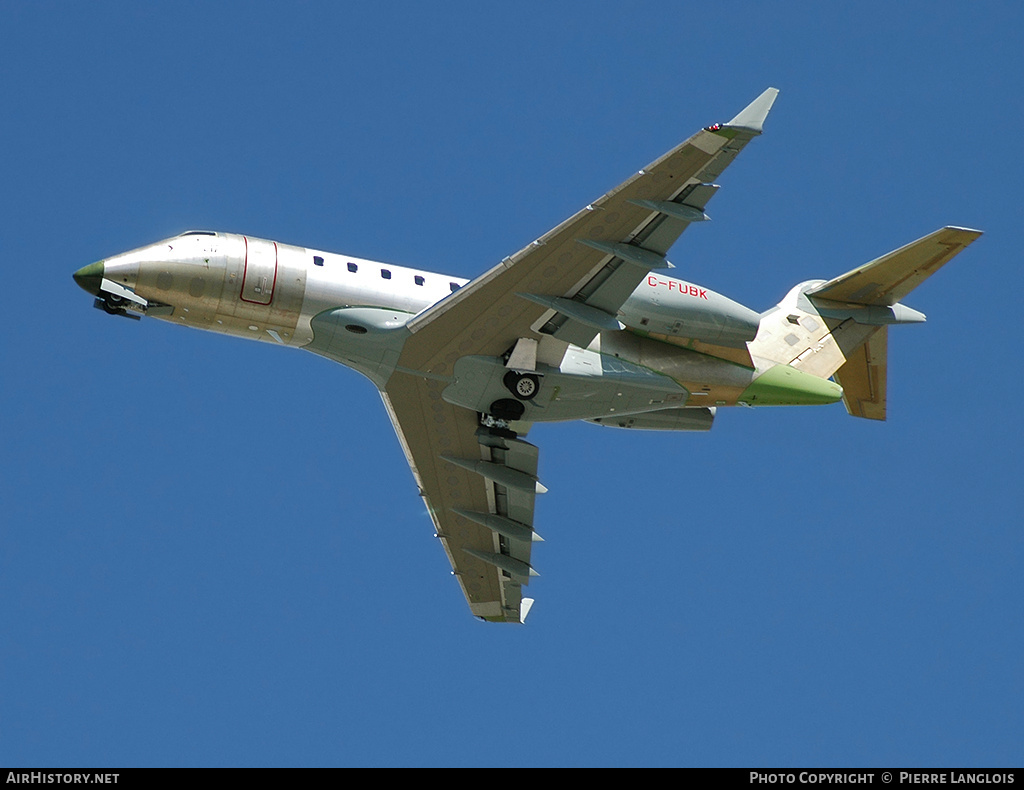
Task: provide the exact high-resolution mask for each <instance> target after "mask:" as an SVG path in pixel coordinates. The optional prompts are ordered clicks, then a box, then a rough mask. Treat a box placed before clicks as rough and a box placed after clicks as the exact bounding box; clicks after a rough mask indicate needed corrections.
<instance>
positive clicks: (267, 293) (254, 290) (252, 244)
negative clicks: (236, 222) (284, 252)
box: [242, 237, 277, 304]
mask: <svg viewBox="0 0 1024 790" xmlns="http://www.w3.org/2000/svg"><path fill="white" fill-rule="evenodd" d="M243 238H244V239H245V275H244V276H243V278H242V301H243V302H251V303H252V304H270V301H271V300H272V299H273V298H274V285H275V284H276V282H277V242H274V241H264V240H263V239H250V238H248V237H243Z"/></svg>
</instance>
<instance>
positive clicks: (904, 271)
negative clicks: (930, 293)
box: [807, 226, 981, 306]
mask: <svg viewBox="0 0 1024 790" xmlns="http://www.w3.org/2000/svg"><path fill="white" fill-rule="evenodd" d="M980 235H981V231H980V230H971V229H969V228H956V227H952V226H950V227H945V228H942V229H941V230H937V231H935V232H934V233H930V234H928V235H927V236H925V237H924V238H923V239H918V240H917V241H912V242H911V243H910V244H908V245H906V246H905V247H900V248H899V249H898V250H893V251H892V252H890V253H888V254H886V255H883V256H882V257H881V258H876V259H875V260H873V261H871V262H870V263H865V264H864V265H863V266H859V267H858V268H856V269H854V270H853V271H851V272H847V273H846V274H844V275H842V276H840V277H836V278H835V279H834V280H829V281H828V282H827V283H825V284H824V285H820V286H818V287H817V288H812V289H811V290H809V291H807V295H808V296H810V297H812V299H813V297H821V298H822V299H828V300H830V301H832V302H849V303H851V304H860V305H884V306H892V305H894V304H896V303H897V302H899V301H900V300H901V299H903V297H905V296H906V295H907V294H908V293H910V292H911V291H913V290H914V289H915V288H917V286H919V285H920V284H921V283H923V282H924V281H925V280H926V279H928V278H929V277H931V275H933V274H935V272H937V271H938V270H939V269H940V268H941V267H942V266H943V265H944V264H945V263H947V262H948V261H950V260H951V259H952V258H953V256H955V255H956V254H957V253H959V252H960V251H961V250H963V249H964V248H965V247H966V246H967V245H968V244H970V243H971V242H972V241H974V240H975V239H977V238H978V237H979V236H980Z"/></svg>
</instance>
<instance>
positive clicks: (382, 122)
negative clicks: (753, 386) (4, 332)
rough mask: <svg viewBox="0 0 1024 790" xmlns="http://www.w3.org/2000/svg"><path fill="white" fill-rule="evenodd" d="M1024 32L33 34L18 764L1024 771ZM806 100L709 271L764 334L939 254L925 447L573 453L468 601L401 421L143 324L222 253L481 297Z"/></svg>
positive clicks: (318, 7) (1018, 15) (7, 166)
mask: <svg viewBox="0 0 1024 790" xmlns="http://www.w3.org/2000/svg"><path fill="white" fill-rule="evenodd" d="M1022 22H1024V11H1022V10H1021V7H1020V4H1019V3H1015V2H1005V3H998V2H991V3H978V4H966V3H964V4H953V3H916V2H907V3H898V4H891V3H856V4H838V3H828V4H819V3H777V4H767V3H765V4H738V5H735V4H734V5H730V6H728V7H722V8H718V7H715V6H709V5H708V4H706V3H701V4H697V3H693V4H690V3H664V4H658V3H644V2H640V3H631V4H622V3H604V2H591V3H587V4H542V3H519V4H514V5H510V4H490V3H481V4H475V3H441V4H431V5H429V7H428V6H425V5H420V4H412V3H410V4H402V3H379V4H366V5H365V6H364V5H360V6H358V7H348V6H347V5H346V4H341V3H324V4H321V3H294V4H289V5H288V7H287V9H286V8H284V7H283V6H280V7H279V6H276V5H272V4H266V3H245V4H241V3H239V4H232V3H221V4H212V5H211V4H207V3H184V2H182V3H173V4H171V3H153V4H137V3H123V4H121V3H104V2H100V3H91V4H71V3H45V2H39V3H6V4H4V5H3V6H2V7H0V70H2V79H0V102H2V106H3V112H0V139H2V140H3V141H4V147H3V153H2V154H0V157H2V160H0V161H2V163H3V165H2V174H3V183H4V188H3V189H2V190H0V206H2V211H0V223H2V228H3V231H2V233H0V260H2V261H3V264H4V266H5V270H6V272H7V281H8V284H9V285H8V289H7V292H6V293H7V299H6V304H5V309H6V314H7V318H8V322H7V323H8V327H9V328H13V332H9V333H8V342H7V343H5V344H4V350H3V352H2V353H3V358H4V361H5V364H4V371H5V374H4V384H3V387H2V389H0V398H2V402H0V420H2V424H3V442H2V444H0V462H2V468H3V475H2V476H0V502H2V503H3V524H2V527H0V536H2V552H0V601H2V606H0V633H2V634H3V639H0V678H2V682H0V764H6V765H38V766H72V765H97V766H101V765H104V766H105V765H110V766H134V765H749V766H755V765H756V766H772V765H808V766H818V765H820V766H828V765H832V766H837V765H845V766H861V765H866V766H907V765H914V766H942V765H955V766H971V765H991V766H1007V765H1018V766H1019V765H1020V764H1021V762H1022V747H1021V744H1022V743H1024V713H1022V711H1024V672H1022V661H1021V656H1022V655H1024V615H1022V611H1024V607H1022V605H1021V602H1022V592H1024V590H1022V582H1021V576H1022V573H1021V570H1022V561H1024V542H1022V537H1021V528H1022V526H1024V525H1022V517H1021V512H1022V506H1024V501H1022V495H1021V482H1020V481H1021V455H1020V442H1021V429H1022V420H1021V416H1020V408H1019V397H1020V393H1021V389H1022V387H1021V385H1022V384H1024V382H1022V376H1021V352H1020V341H1019V338H1018V337H1017V332H1016V317H1017V315H1018V314H1019V306H1018V300H1019V294H1020V291H1021V274H1020V271H1021V254H1020V243H1019V239H1020V227H1021V204H1022V188H1021V184H1022V183H1024V166H1022V165H1024V157H1022V155H1021V145H1020V142H1019V138H1020V135H1021V130H1022V129H1024V104H1022V101H1021V94H1020V91H1021V85H1022V80H1024V56H1022V55H1021V47H1020V42H1021V40H1024V24H1022ZM769 85H772V86H775V87H778V88H779V89H780V90H781V94H780V96H779V100H778V102H777V103H776V105H775V108H774V110H773V112H772V115H771V116H770V118H769V120H768V122H767V124H766V127H765V134H764V136H763V137H761V138H759V139H757V140H755V141H754V142H753V143H752V144H751V145H750V146H749V147H748V148H747V149H746V150H745V151H744V153H743V154H742V155H741V156H740V157H739V159H738V160H737V161H736V162H735V164H734V165H733V166H732V167H730V168H729V170H728V171H727V172H726V173H725V174H723V176H722V177H721V179H720V183H721V184H722V189H721V191H720V192H719V194H718V195H717V196H716V197H715V199H714V200H713V201H712V203H711V204H710V205H709V207H708V212H709V214H711V216H712V217H713V218H714V221H713V222H711V223H705V224H704V225H702V226H700V227H694V228H691V229H690V230H689V231H688V232H687V233H686V234H685V235H684V236H683V238H682V239H681V240H680V242H679V244H678V245H677V246H676V247H675V248H674V250H673V252H672V254H671V257H672V259H673V261H674V262H675V263H676V265H677V266H678V267H679V273H680V276H682V277H684V278H685V279H687V280H691V281H695V282H698V283H700V284H701V285H704V286H706V287H709V288H712V289H714V290H717V291H719V292H721V293H724V294H726V295H728V296H730V297H732V298H734V299H737V300H738V301H741V302H743V303H745V304H747V305H749V306H751V307H753V308H754V309H757V310H763V309H765V308H767V307H769V306H770V305H772V304H774V303H775V302H776V301H778V300H779V299H780V298H781V297H782V296H783V294H784V293H785V292H786V291H787V290H788V289H789V287H791V286H792V285H793V284H794V283H796V282H799V281H801V280H804V279H809V278H812V277H825V278H827V277H832V276H834V275H837V274H840V273H842V272H844V271H846V270H848V269H850V268H853V267H854V266H857V265H859V264H861V263H864V262H866V261H868V260H870V259H872V258H874V257H877V256H878V255H880V254H882V253H884V252H887V251H889V250H891V249H893V248H895V247H898V246H900V245H902V244H904V243H906V242H909V241H911V240H913V239H916V238H918V237H920V236H923V235H925V234H927V233H929V232H931V231H932V230H935V229H936V228H938V227H941V226H943V225H946V224H957V225H966V226H970V227H977V228H980V229H982V230H984V231H985V232H986V235H985V236H983V237H982V239H981V240H980V241H978V242H977V243H976V244H974V245H973V246H972V247H971V248H970V249H968V250H967V251H966V252H965V253H963V254H962V255H961V256H960V257H958V258H957V259H956V260H955V261H954V262H953V263H952V264H950V265H949V266H948V267H947V268H946V269H944V270H943V271H942V272H940V273H939V274H938V275H937V276H935V277H934V278H933V279H932V280H930V281H929V282H928V283H926V284H925V285H924V286H923V287H922V288H921V289H920V290H919V291H917V292H915V294H914V295H913V298H912V299H910V300H908V302H909V303H910V304H911V305H912V306H914V307H915V308H917V309H920V310H922V311H924V312H925V313H927V314H928V316H929V322H928V323H927V324H926V325H923V326H910V327H903V328H898V331H893V332H891V333H890V347H889V421H888V422H886V423H884V424H875V423H870V422H867V421H862V420H855V419H852V418H850V417H848V416H847V415H846V413H845V410H844V409H843V408H842V407H841V406H840V405H836V406H832V407H814V408H802V409H800V408H791V409H786V408H776V409H771V408H765V409H737V410H724V411H722V412H720V413H719V416H718V419H717V421H716V424H715V427H714V429H713V430H712V431H711V432H710V433H709V434H706V435H687V434H678V435H673V434H648V433H632V432H619V431H615V430H610V429H602V428H597V427H595V426H589V425H583V424H572V425H555V426H545V427H541V428H538V429H535V430H534V431H533V432H531V434H530V439H531V440H532V441H533V442H535V443H536V444H538V445H539V446H540V447H541V477H542V479H543V480H544V482H545V484H546V485H547V486H548V487H549V488H550V493H548V494H547V495H545V496H544V497H543V498H541V500H540V501H539V504H538V511H537V519H538V525H539V528H540V529H541V533H542V534H543V535H544V537H545V538H546V542H545V543H543V544H541V545H540V546H539V547H538V548H537V549H536V551H535V552H534V558H535V565H536V566H537V567H538V569H539V570H540V572H541V573H542V574H543V575H542V576H541V578H539V579H537V580H536V581H535V582H534V584H533V585H531V587H530V592H531V594H532V595H534V596H535V597H536V598H537V604H536V605H535V607H534V610H533V612H532V613H531V615H530V620H529V624H528V625H527V626H526V627H521V628H517V627H502V626H494V625H488V624H483V623H480V622H477V621H475V620H474V619H473V618H472V617H470V615H469V613H468V609H467V607H466V605H465V602H464V600H463V598H462V595H461V592H460V590H459V588H458V585H457V584H456V583H455V581H454V580H453V579H452V578H451V576H450V575H449V567H448V564H447V561H446V558H445V556H444V554H443V552H442V550H441V548H440V547H439V546H438V545H437V543H436V541H435V540H434V539H433V537H432V532H433V530H432V527H431V525H430V521H429V518H428V517H427V515H426V513H425V512H424V510H423V507H422V505H421V502H420V500H419V498H418V497H417V496H416V492H415V487H414V485H413V481H412V477H411V475H410V473H409V471H408V468H407V466H406V464H405V461H404V458H403V456H402V453H401V451H400V449H399V447H398V443H397V441H396V439H395V437H394V434H393V432H392V429H391V427H390V425H389V424H388V420H387V417H386V415H385V413H384V410H383V408H382V406H381V404H380V401H379V399H378V397H377V396H376V394H375V391H374V389H373V387H372V385H371V384H369V382H367V381H366V380H364V379H361V378H360V377H359V376H358V375H357V374H355V373H353V372H351V371H348V370H346V369H344V368H342V367H340V366H336V365H333V364H332V363H329V362H327V361H326V360H323V359H320V358H317V357H314V356H312V355H309V354H305V353H303V352H297V351H289V350H281V349H275V348H270V347H267V346H264V345H261V344H255V343H247V342H245V341H241V340H235V339H232V338H225V337H218V336H216V335H212V334H207V333H202V332H194V331H190V330H184V329H181V328H176V327H172V326H168V325H165V324H162V323H161V322H158V321H152V320H147V321H142V322H140V323H135V322H129V321H123V320H116V319H112V318H109V317H107V316H104V315H103V314H101V313H100V312H98V311H95V310H93V309H92V308H91V305H90V302H89V297H88V296H86V295H85V294H84V293H82V292H81V291H80V290H79V289H78V288H77V287H76V286H75V284H74V282H73V281H72V280H71V273H72V272H73V271H74V270H75V269H77V268H79V267H80V266H83V265H85V264H87V263H90V262H92V261H94V260H99V259H102V258H104V257H106V256H109V255H112V254H114V253H117V252H120V251H124V250H127V249H130V248H133V247H137V246H140V245H142V244H145V243H148V242H151V241H154V240H157V239H160V238H164V237H166V236H169V235H173V234H175V233H178V232H181V231H183V230H185V229H188V228H213V229H220V230H228V231H236V232H243V233H249V234H252V235H256V236H262V237H266V238H273V239H277V240H279V241H284V242H290V243H297V244H302V245H306V246H310V247H316V248H320V249H326V250H332V251H337V252H347V253H350V254H352V255H356V256H362V257H368V258H373V259H379V260H385V261H389V262H393V263H396V264H401V265H408V266H415V267H420V268H425V269H432V270H438V271H443V272H446V273H451V274H455V275H460V276H464V277H472V276H475V275H476V274H478V273H481V272H483V271H484V270H485V269H487V268H489V267H490V266H491V265H493V264H494V263H495V262H497V261H498V260H499V259H500V258H502V257H503V256H505V255H507V254H510V253H512V252H515V251H516V250H518V249H519V248H520V247H522V246H523V245H525V244H526V243H528V242H530V241H531V240H532V239H534V238H536V237H537V236H539V235H541V234H542V233H543V232H544V231H546V230H548V229H549V228H550V227H552V226H554V225H556V224H557V223H559V222H561V221H562V220H563V219H564V218H566V217H567V216H569V215H570V214H571V213H573V212H574V211H576V210H577V209H579V208H580V207H581V206H583V205H585V204H586V203H588V202H590V201H591V200H593V199H594V198H596V197H598V196H599V195H601V194H602V193H603V192H605V191H607V190H608V189H610V188H611V187H613V186H615V185H616V184H617V183H619V182H620V181H621V180H623V179H625V178H626V177H628V176H629V175H630V174H631V173H632V172H634V171H635V170H637V169H639V168H640V167H642V166H643V165H645V164H646V163H647V162H649V161H651V160H652V159H654V158H656V157H657V156H659V155H660V154H661V153H663V152H664V151H665V150H668V149H669V148H670V147H672V146H673V145H675V144H676V143H678V142H679V141H680V140H682V139H684V138H686V137H687V136H689V135H690V134H691V133H692V132H694V131H696V130H697V129H698V128H700V127H701V126H705V125H707V124H710V123H713V122H715V121H725V120H728V119H729V118H731V117H732V116H733V115H734V114H735V113H736V112H737V111H738V110H739V109H741V108H742V107H743V106H744V105H745V104H746V103H747V102H748V101H750V100H751V99H753V98H754V97H755V96H757V95H758V94H759V93H760V92H761V91H762V90H763V89H764V88H765V87H767V86H769Z"/></svg>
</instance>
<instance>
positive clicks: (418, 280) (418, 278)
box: [412, 274, 424, 285]
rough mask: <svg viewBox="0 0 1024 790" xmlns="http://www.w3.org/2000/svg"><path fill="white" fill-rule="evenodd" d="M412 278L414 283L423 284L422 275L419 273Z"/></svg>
mask: <svg viewBox="0 0 1024 790" xmlns="http://www.w3.org/2000/svg"><path fill="white" fill-rule="evenodd" d="M412 279H413V280H414V281H415V282H416V285H423V283H424V280H423V275H421V274H417V275H416V276H415V277H413V278H412Z"/></svg>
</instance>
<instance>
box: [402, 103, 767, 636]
mask: <svg viewBox="0 0 1024 790" xmlns="http://www.w3.org/2000/svg"><path fill="white" fill-rule="evenodd" d="M777 93H778V92H777V91H776V90H775V89H774V88H769V89H768V90H766V91H765V92H764V93H763V94H761V96H759V97H758V98H757V99H756V100H755V101H754V102H753V103H752V104H751V105H749V106H748V107H747V108H746V109H745V110H744V111H743V112H741V113H740V114H739V115H737V116H736V118H734V119H733V120H732V121H730V122H729V123H728V124H725V125H724V126H723V125H716V126H712V127H708V128H707V129H703V130H701V131H700V132H698V133H697V134H695V135H693V136H692V137H691V138H689V139H688V140H686V141H685V142H683V143H681V144H680V145H679V146H677V147H676V148H674V149H672V150H671V151H669V152H668V153H667V154H665V155H664V156H662V157H660V158H659V159H657V160H656V161H655V162H653V163H652V164H650V165H648V166H647V167H646V168H644V169H643V170H641V171H640V172H639V173H637V174H635V175H634V176H632V177H631V178H629V179H627V180H626V181H625V182H623V183H622V184H620V185H619V186H618V187H616V188H615V189H613V190H612V191H611V192H608V193H607V194H606V195H604V196H602V197H601V198H599V199H598V200H595V201H594V202H593V203H591V204H590V205H588V206H587V207H585V208H584V209H582V210H581V211H579V212H578V213H577V214H575V215H574V216H573V217H571V218H569V219H568V220H566V221H565V222H563V223H562V224H561V225H559V226H558V227H556V228H554V229H553V230H551V231H550V232H548V233H546V234H545V235H544V236H542V237H541V238H540V239H538V240H537V241H535V242H533V243H532V244H530V245H529V246H527V247H526V248H524V249H522V250H520V251H519V252H518V253H516V254H515V255H513V256H511V257H510V258H507V259H505V260H504V261H502V262H501V263H500V264H498V265H497V266H495V267H494V268H493V269H491V270H490V271H488V272H486V273H485V274H483V275H481V276H480V277H478V278H477V279H475V280H473V281H472V282H471V283H469V284H468V285H466V286H464V287H463V288H461V289H460V290H459V291H457V292H456V293H454V294H452V295H451V296H450V297H448V298H447V299H444V300H443V301H441V302H439V303H437V304H436V305H434V306H433V307H430V308H428V309H427V310H425V311H424V312H423V313H421V314H420V315H418V316H417V317H416V318H414V319H413V320H412V321H411V322H410V323H409V325H408V329H409V330H410V332H411V335H410V336H409V338H408V339H407V340H406V341H405V344H404V346H403V348H402V351H401V354H400V356H399V359H398V361H397V365H396V366H395V372H394V373H393V374H392V375H391V377H390V379H389V380H388V381H387V383H386V385H385V387H384V388H383V397H384V402H385V405H386V406H387V409H388V413H389V415H390V416H391V420H392V423H393V425H394V427H395V431H396V433H397V434H398V437H399V440H400V441H401V443H402V447H403V450H404V451H405V455H406V458H407V459H408V461H409V465H410V467H411V468H412V471H413V475H414V477H415V478H416V483H417V485H418V486H419V490H420V496H422V497H423V500H424V503H425V504H426V506H427V509H428V511H429V512H430V516H431V518H432V519H433V522H434V525H435V528H436V530H437V534H438V537H439V538H440V541H441V544H442V545H443V546H444V549H445V552H446V553H447V555H448V559H449V561H450V562H451V565H452V568H453V572H454V574H455V576H456V578H457V579H458V581H459V584H460V585H461V586H462V589H463V592H464V594H465V596H466V599H467V600H468V602H469V606H470V609H471V611H472V612H473V614H475V615H477V616H479V617H481V618H484V619H486V620H492V621H498V622H521V621H522V620H523V619H525V616H526V613H527V611H528V610H529V606H530V604H531V603H532V601H531V600H530V599H528V598H524V597H523V595H522V587H523V586H524V585H526V584H528V583H529V580H530V578H531V576H532V575H535V572H534V571H533V570H532V567H531V550H532V544H533V542H534V540H535V538H534V536H533V532H532V529H533V521H534V503H535V498H536V490H537V489H536V475H537V448H536V447H534V446H533V445H532V444H529V443H528V442H525V441H523V440H522V439H520V438H518V437H514V435H512V434H511V433H509V432H505V434H506V435H505V436H504V437H503V436H501V435H497V434H495V433H494V432H492V431H490V430H488V429H482V428H481V422H480V419H481V418H480V415H479V414H477V413H476V412H474V411H470V410H468V409H464V408H461V407H457V406H453V405H451V404H449V403H447V402H445V400H444V398H443V397H442V392H443V391H444V389H445V387H446V386H447V385H448V384H449V383H451V382H452V381H454V379H453V378H452V372H453V368H454V365H455V363H456V362H457V361H458V359H459V358H461V357H463V356H467V355H485V356H492V357H498V356H502V355H504V354H506V353H509V352H510V351H511V349H512V348H513V347H514V346H516V343H517V341H518V340H520V339H522V338H526V339H528V340H536V341H539V343H538V345H537V348H538V349H539V350H538V352H537V358H536V361H543V362H546V363H547V364H550V365H554V366H556V367H557V365H558V364H559V363H560V361H561V357H562V354H564V351H565V349H566V348H567V346H568V344H570V343H572V344H574V345H579V346H586V345H588V344H589V343H590V341H591V340H592V339H593V338H594V336H595V335H596V334H597V333H598V332H599V331H600V330H601V329H604V328H608V327H609V326H615V327H617V326H618V324H617V321H616V318H615V316H616V313H617V311H618V310H619V308H620V307H621V306H622V304H623V302H625V300H626V299H628V298H629V296H630V294H632V293H633V291H634V290H635V289H636V287H637V286H638V285H639V284H640V282H642V280H643V279H644V278H645V277H646V276H648V274H649V273H650V271H651V270H652V269H656V268H663V267H668V266H670V265H671V264H669V263H668V262H667V261H666V260H665V258H664V255H665V253H666V252H667V251H668V249H669V247H671V246H672V244H673V243H674V242H675V241H676V239H678V237H679V235H680V234H681V233H682V232H683V231H684V230H685V229H686V228H687V227H688V226H689V224H690V223H691V222H695V221H701V220H704V219H706V218H707V217H706V215H705V213H704V207H705V205H706V204H707V202H708V201H709V200H710V199H711V197H712V196H713V195H714V193H715V191H716V190H717V189H718V187H717V186H716V185H715V184H714V183H713V182H714V180H715V178H717V176H718V175H719V174H720V173H721V172H722V171H723V170H724V169H725V168H726V166H728V164H729V163H730V162H732V160H733V159H734V158H735V157H736V155H737V154H738V153H739V152H740V151H741V150H742V149H743V148H744V146H745V145H746V144H747V143H748V142H749V141H750V140H752V139H753V138H754V137H755V136H757V135H758V134H760V133H761V124H762V123H763V121H764V118H765V116H766V115H767V113H768V110H769V109H770V108H771V105H772V103H773V102H774V100H775V96H776V94H777ZM525 427H528V426H525Z"/></svg>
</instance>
